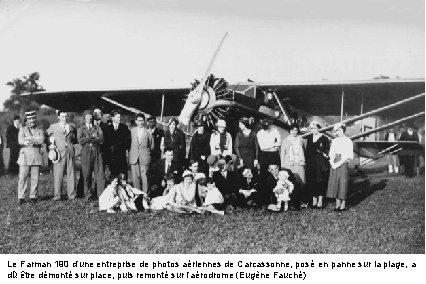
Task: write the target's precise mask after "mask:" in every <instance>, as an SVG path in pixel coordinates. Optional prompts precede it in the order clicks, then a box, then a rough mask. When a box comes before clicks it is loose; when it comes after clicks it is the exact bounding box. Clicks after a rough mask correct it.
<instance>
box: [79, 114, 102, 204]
mask: <svg viewBox="0 0 426 284" xmlns="http://www.w3.org/2000/svg"><path fill="white" fill-rule="evenodd" d="M83 117H84V124H83V125H82V126H80V128H79V129H78V130H77V140H78V143H79V144H80V145H81V171H82V173H83V182H84V195H85V197H86V198H87V199H91V200H95V199H97V198H98V196H100V195H101V194H102V192H103V190H104V188H105V172H104V166H103V161H102V155H101V144H102V143H103V142H104V135H103V132H102V129H101V127H100V126H97V125H94V124H93V112H92V111H91V110H86V111H84V115H83ZM92 172H93V173H94V176H95V178H96V189H97V191H94V190H93V189H92Z"/></svg>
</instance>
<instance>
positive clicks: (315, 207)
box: [309, 205, 318, 209]
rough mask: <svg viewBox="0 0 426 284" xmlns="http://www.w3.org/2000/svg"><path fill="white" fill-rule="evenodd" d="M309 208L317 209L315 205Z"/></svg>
mask: <svg viewBox="0 0 426 284" xmlns="http://www.w3.org/2000/svg"><path fill="white" fill-rule="evenodd" d="M309 208H311V209H317V208H318V207H317V205H311V206H309Z"/></svg>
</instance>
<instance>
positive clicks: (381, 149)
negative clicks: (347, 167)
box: [354, 141, 425, 158]
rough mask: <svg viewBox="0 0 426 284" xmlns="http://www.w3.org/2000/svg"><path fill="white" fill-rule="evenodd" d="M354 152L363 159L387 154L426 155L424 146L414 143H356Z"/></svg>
mask: <svg viewBox="0 0 426 284" xmlns="http://www.w3.org/2000/svg"><path fill="white" fill-rule="evenodd" d="M354 152H355V153H357V154H358V155H359V156H361V157H365V158H376V157H381V156H385V155H387V154H398V155H407V154H415V155H422V156H424V155H425V148H424V145H422V144H420V143H418V142H412V141H396V142H389V141H354Z"/></svg>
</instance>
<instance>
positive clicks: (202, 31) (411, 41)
mask: <svg viewBox="0 0 426 284" xmlns="http://www.w3.org/2000/svg"><path fill="white" fill-rule="evenodd" d="M424 5H425V3H424V1H418V0H409V1H407V0H405V1H395V0H370V1H367V0H358V1H342V0H340V1H336V0H322V1H308V0H306V1H298V0H262V1H242V0H233V1H225V0H209V1H201V0H198V1H196V0H187V1H185V0H180V1H179V0H140V1H137V0H121V1H114V0H0V104H1V106H0V109H2V104H3V102H4V100H6V99H7V98H8V97H9V96H10V87H8V86H6V85H5V84H6V83H7V82H8V81H10V80H12V79H14V78H19V77H22V76H24V75H28V74H29V73H31V72H39V73H40V76H41V77H40V83H41V84H42V85H43V87H44V88H45V89H46V90H48V91H58V90H109V89H133V88H141V89H143V88H173V87H189V86H190V83H191V82H193V80H194V79H200V78H202V77H203V75H204V73H205V72H206V69H207V66H208V65H209V62H210V60H211V58H212V55H213V53H214V52H215V50H216V48H217V46H218V44H219V42H220V40H221V39H222V37H223V36H224V34H225V33H226V32H228V36H227V38H226V39H225V41H224V43H223V46H222V48H221V50H220V51H219V54H218V56H217V58H216V60H215V61H214V64H213V66H212V69H211V73H213V74H215V76H217V77H223V78H225V79H226V80H227V81H228V82H230V83H236V82H241V81H246V80H247V78H250V79H252V80H255V81H259V82H303V81H321V80H324V79H327V80H358V79H372V78H374V77H377V76H378V75H386V76H390V77H391V78H394V77H397V76H398V77H400V78H424V77H425V75H424V74H425V7H424Z"/></svg>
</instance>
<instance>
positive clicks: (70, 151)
mask: <svg viewBox="0 0 426 284" xmlns="http://www.w3.org/2000/svg"><path fill="white" fill-rule="evenodd" d="M57 113H58V119H59V122H57V123H54V124H51V125H50V126H49V128H48V129H47V131H46V132H47V135H48V136H49V141H50V143H51V145H50V148H53V149H56V150H57V151H58V153H59V162H58V163H54V164H53V177H54V183H53V200H60V199H61V193H62V186H63V178H64V172H65V170H66V175H67V196H68V199H69V200H73V199H75V197H76V187H75V149H74V144H77V130H76V128H75V126H74V124H71V123H68V113H67V112H65V111H62V110H58V111H57Z"/></svg>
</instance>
